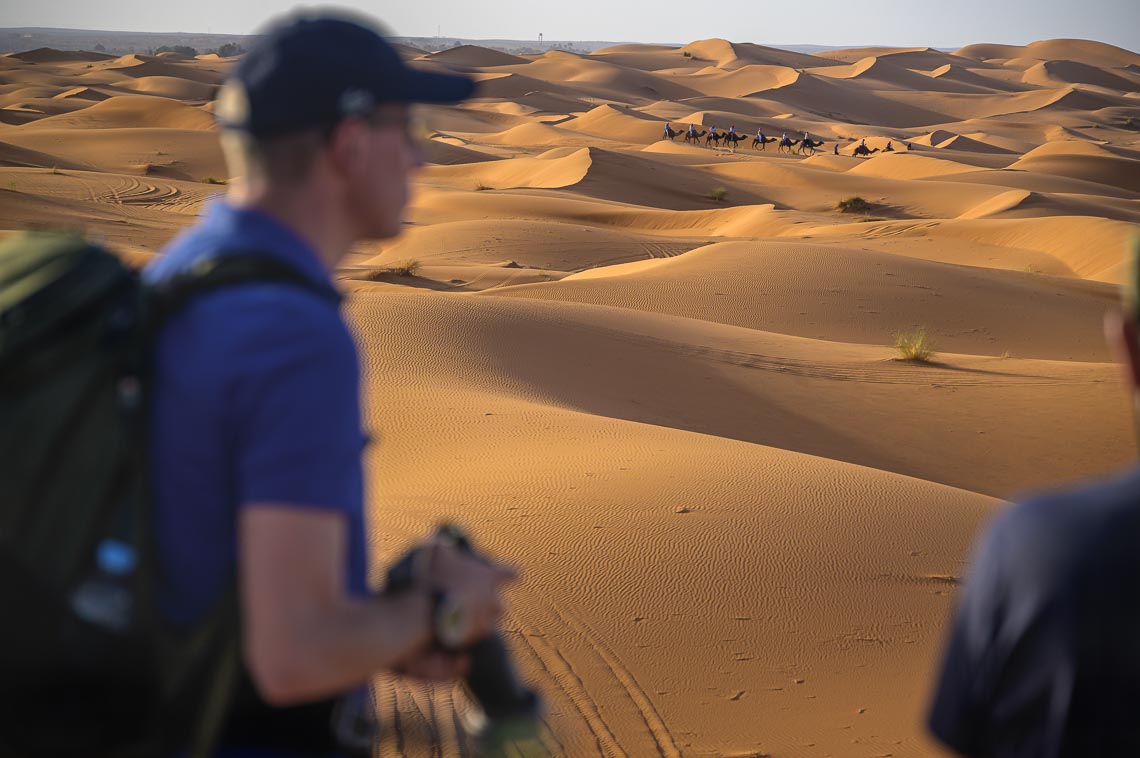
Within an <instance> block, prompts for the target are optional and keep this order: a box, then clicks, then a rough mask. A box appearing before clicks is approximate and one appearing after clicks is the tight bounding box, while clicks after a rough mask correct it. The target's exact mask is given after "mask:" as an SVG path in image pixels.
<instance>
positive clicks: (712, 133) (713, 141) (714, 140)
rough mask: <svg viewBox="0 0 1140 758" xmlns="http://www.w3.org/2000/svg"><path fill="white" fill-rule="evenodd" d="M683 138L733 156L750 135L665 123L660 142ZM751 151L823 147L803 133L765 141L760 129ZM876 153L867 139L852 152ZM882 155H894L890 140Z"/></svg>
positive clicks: (807, 152)
mask: <svg viewBox="0 0 1140 758" xmlns="http://www.w3.org/2000/svg"><path fill="white" fill-rule="evenodd" d="M682 135H683V138H684V142H685V144H687V145H700V144H701V141H702V140H703V141H704V145H705V147H710V146H712V147H721V145H722V144H723V145H724V146H725V147H727V148H728V149H729V150H730V151H731V152H734V153H735V152H736V147H737V145H739V144H740V143H741V142H747V141H748V140H749V138H750V135H745V134H740V133H738V132H737V131H736V126H731V127H729V129H728V131H727V132H718V131H717V128H716V127H715V126H710V127H709V128H708V131H705V130H704V129H697V127H696V124H689V127H688V128H687V129H679V130H678V129H674V128H673V125H672V124H670V123H669V122H665V132H664V134H663V135H662V136H661V139H663V140H664V139H667V140H669V141H670V142H673V141H674V140H676V139H677V137H681V136H682ZM751 140H752V149H753V150H764V149H766V147H767V145H768V144H769V143H772V142H775V143H777V144H776V149H777V151H778V152H781V153H783V152H787V153H788V154H795V155H815V154H816V151H817V150H818V149H819V148H820V147H821V146H822V145H823V144H824V141H823V140H821V139H820V140H816V139H812V138H811V135H810V134H808V133H807V132H804V136H803V138H792V137H789V136H788V134H787V132H784V134H783V136H781V137H766V136H764V130H763V127H761V128H758V129H757V130H756V136H754V137H751ZM903 146H904V148H905V149H907V150H910V144H909V143H906V142H904V143H903ZM834 152H835V154H836V155H839V144H838V143H836V145H835V148H834ZM877 152H879V148H877V147H875V148H869V147H867V141H866V139H864V140H862V141H861V142H860V143H859V144H858V145H856V146H855V150H854V151H853V152H852V155H854V156H855V157H856V158H868V157H870V156H871V155H872V154H874V153H877ZM882 152H884V153H893V152H895V148H894V146H893V144H892V141H891V140H887V145H886V147H884V148H883V149H882Z"/></svg>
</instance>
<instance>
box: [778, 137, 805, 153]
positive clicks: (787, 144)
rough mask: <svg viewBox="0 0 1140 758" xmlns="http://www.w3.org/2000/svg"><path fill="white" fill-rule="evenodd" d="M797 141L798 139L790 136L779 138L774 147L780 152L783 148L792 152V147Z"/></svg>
mask: <svg viewBox="0 0 1140 758" xmlns="http://www.w3.org/2000/svg"><path fill="white" fill-rule="evenodd" d="M799 142H800V141H799V140H798V139H792V138H790V137H784V138H783V139H781V140H780V144H779V145H777V146H776V149H778V150H779V151H780V152H781V153H782V152H784V150H785V149H786V150H787V151H788V152H789V153H790V152H792V148H793V147H795V146H796V145H798V144H799Z"/></svg>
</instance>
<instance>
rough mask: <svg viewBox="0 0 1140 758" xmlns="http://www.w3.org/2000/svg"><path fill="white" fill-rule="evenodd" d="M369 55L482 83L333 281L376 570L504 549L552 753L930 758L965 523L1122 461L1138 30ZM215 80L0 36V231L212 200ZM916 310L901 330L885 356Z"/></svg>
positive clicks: (169, 228)
mask: <svg viewBox="0 0 1140 758" xmlns="http://www.w3.org/2000/svg"><path fill="white" fill-rule="evenodd" d="M402 54H404V55H405V56H406V57H407V58H408V59H409V60H410V61H411V62H412V65H414V66H417V67H422V68H425V69H439V68H441V67H447V68H451V69H458V70H461V71H465V72H467V73H469V74H470V75H471V76H473V77H475V78H476V79H478V80H479V82H480V90H479V93H478V97H477V98H476V99H474V100H472V101H471V102H469V103H466V104H464V105H462V106H459V107H454V108H441V107H437V108H428V109H426V110H425V111H424V116H425V119H426V123H427V126H428V127H429V130H430V141H429V142H428V143H426V144H425V146H424V147H425V154H426V158H427V160H428V162H429V165H428V166H426V167H425V169H424V170H423V171H422V173H421V174H420V175H419V176H418V178H417V180H416V186H415V195H414V200H413V203H412V206H411V208H410V211H409V214H408V218H407V223H406V233H405V234H404V235H403V236H402V237H400V238H399V239H397V240H391V241H387V242H383V243H370V244H365V245H361V246H360V247H358V248H357V249H355V250H354V251H353V253H352V254H351V255H350V256H349V257H348V258H347V259H346V260H345V261H344V265H343V266H342V268H341V269H340V270H339V271H338V272H337V277H338V278H339V279H340V280H341V283H342V284H343V286H344V288H345V289H346V290H347V291H349V292H350V293H351V296H350V299H349V304H348V306H347V312H348V314H349V316H350V319H351V322H352V324H353V325H354V327H355V329H356V330H357V333H358V335H359V340H360V346H361V357H362V363H363V365H364V369H365V372H366V382H365V397H364V402H365V406H366V419H367V423H368V426H369V429H370V431H371V432H372V433H373V434H374V436H375V440H376V443H375V444H373V445H372V446H371V448H370V450H369V451H368V466H369V469H368V470H369V486H370V495H371V499H370V509H371V510H370V513H371V518H372V534H371V539H372V543H373V545H374V547H375V548H376V551H377V556H378V558H377V565H376V573H377V576H379V575H380V574H381V572H382V566H383V564H384V562H386V561H387V560H389V559H391V558H392V557H393V556H394V555H395V554H397V553H398V552H400V551H401V550H402V549H403V548H404V547H405V546H406V545H407V544H408V542H409V541H410V540H412V539H414V538H415V537H416V536H418V535H422V534H423V533H425V531H426V530H427V529H428V528H429V527H430V525H431V524H433V523H434V522H436V521H438V520H439V519H442V518H452V519H456V520H458V521H459V522H461V523H463V524H465V525H467V526H468V527H469V528H470V529H471V530H472V531H473V533H474V534H475V536H476V538H477V540H478V542H479V543H480V544H481V545H482V546H483V547H484V548H486V549H487V550H489V551H491V552H493V553H495V554H497V555H501V556H504V557H508V558H509V559H510V560H512V561H514V562H516V563H517V564H518V565H519V566H520V568H521V569H522V571H523V574H524V577H525V578H524V581H523V582H522V583H521V584H519V585H518V586H517V587H516V588H515V589H514V590H512V592H511V595H510V610H509V613H508V616H507V618H506V621H505V634H506V637H507V639H508V640H509V642H510V644H511V646H512V648H513V649H514V650H515V651H516V653H517V655H518V658H519V661H520V666H521V668H522V671H523V673H524V675H525V676H526V677H528V678H529V679H531V680H532V681H533V682H534V683H535V685H536V686H537V687H538V688H539V689H540V690H541V691H542V692H543V694H544V695H545V697H546V699H547V703H548V710H547V715H546V723H547V726H548V727H549V730H548V733H547V734H546V735H545V739H546V740H547V743H548V745H549V747H550V748H551V749H552V750H553V751H554V752H555V753H558V754H565V755H570V756H591V755H605V756H621V755H629V756H645V755H664V756H679V755H686V756H714V755H715V756H761V755H764V756H776V757H778V758H785V757H788V758H791V757H792V756H802V757H805V758H806V757H808V756H887V755H890V756H935V755H942V753H941V752H940V750H939V749H938V747H937V746H936V745H935V744H934V743H933V742H932V741H930V740H929V738H928V737H927V736H925V733H924V729H923V725H922V720H923V715H924V709H925V707H926V703H927V698H928V693H929V688H930V682H931V674H932V670H933V669H934V667H935V666H936V665H937V660H938V653H939V648H940V644H941V641H942V635H943V633H944V630H945V625H946V620H947V618H948V614H949V613H950V611H951V609H952V606H953V601H954V596H955V593H956V591H957V586H958V585H959V583H960V580H961V578H962V575H963V572H964V570H965V567H966V565H967V561H968V557H969V556H968V552H969V547H970V545H971V543H972V541H973V540H974V539H975V537H976V535H977V534H978V532H979V530H980V529H982V528H984V526H985V524H986V523H987V521H988V520H989V519H990V518H991V517H992V516H993V515H994V514H995V513H997V512H998V511H1000V510H1001V509H1002V508H1004V507H1005V506H1006V502H1007V501H1008V500H1010V499H1012V498H1014V497H1015V496H1016V495H1018V494H1019V493H1022V492H1024V491H1026V490H1029V489H1037V488H1043V487H1049V486H1053V485H1056V484H1058V483H1061V482H1064V481H1068V480H1071V479H1074V478H1077V477H1084V476H1092V475H1100V474H1105V473H1107V472H1110V471H1112V470H1114V469H1116V468H1119V467H1120V466H1122V465H1125V464H1126V462H1127V461H1128V460H1129V459H1130V458H1131V457H1132V456H1133V455H1134V453H1135V450H1134V447H1133V442H1132V438H1131V431H1130V421H1129V406H1128V403H1127V402H1126V399H1125V396H1124V393H1123V391H1122V388H1121V386H1120V381H1119V378H1118V369H1117V368H1116V367H1115V366H1114V365H1113V364H1112V363H1111V357H1110V356H1109V354H1108V352H1107V350H1106V348H1105V346H1104V343H1103V339H1102V336H1101V326H1100V324H1101V318H1102V315H1103V313H1104V312H1105V310H1106V309H1108V308H1109V307H1111V306H1112V303H1113V301H1114V300H1115V299H1116V298H1117V297H1118V290H1119V284H1120V282H1121V278H1122V276H1123V264H1124V260H1125V248H1126V243H1127V241H1128V239H1129V238H1130V235H1133V234H1135V233H1136V229H1137V227H1136V224H1137V222H1138V221H1140V160H1138V159H1140V55H1137V54H1135V53H1132V52H1129V51H1126V50H1122V49H1119V48H1114V47H1111V46H1109V45H1104V44H1100V43H1095V42H1088V41H1080V40H1049V41H1043V42H1036V43H1033V44H1030V45H1027V46H1024V47H1017V46H1009V45H989V44H987V45H971V46H969V47H966V48H963V49H961V50H959V51H957V52H956V53H947V52H940V51H936V50H931V49H922V48H915V49H895V48H865V49H858V50H844V51H834V52H828V53H823V54H820V55H814V56H813V55H803V54H799V53H792V52H788V51H784V50H777V49H773V48H767V47H763V46H759V45H754V44H742V43H732V42H728V41H726V40H718V39H712V40H702V41H697V42H693V43H691V44H689V45H686V46H684V47H681V48H671V47H663V46H637V45H632V46H631V45H625V46H621V47H615V48H610V49H605V50H599V51H597V52H595V53H593V54H589V55H579V54H573V53H568V52H558V51H555V52H550V53H547V54H545V55H533V56H521V57H520V56H514V55H508V54H505V53H502V52H499V51H495V50H488V49H482V48H478V47H470V46H468V47H463V48H457V49H453V50H448V51H445V52H441V53H435V54H428V53H424V52H423V51H419V50H415V49H412V48H407V49H404V50H402ZM228 65H230V61H226V60H219V59H218V58H217V57H216V56H203V57H202V58H200V59H198V60H193V59H183V58H178V57H177V56H164V57H150V56H145V55H128V56H123V57H119V58H114V57H111V56H105V55H99V54H95V53H73V52H69V53H63V52H58V51H53V50H37V51H30V52H26V53H18V54H13V55H8V56H3V57H0V230H16V229H24V228H29V227H40V226H65V227H69V228H75V229H81V230H83V231H86V232H88V233H90V234H92V235H94V236H96V237H97V238H99V239H101V240H104V241H105V242H107V243H108V244H109V245H111V246H113V247H114V248H115V249H116V250H118V251H120V252H122V253H123V254H124V255H126V256H128V258H129V259H130V260H132V261H137V262H139V263H143V262H145V261H146V260H148V259H149V258H150V257H151V256H153V255H155V254H156V253H157V252H158V251H159V250H160V249H161V247H162V245H163V244H164V243H166V242H167V241H168V240H169V239H170V238H171V237H172V236H173V235H174V234H175V233H176V232H178V230H180V229H181V228H183V227H184V226H186V225H187V224H190V223H192V222H193V221H194V219H195V217H196V215H197V214H199V213H200V212H201V211H202V208H203V205H204V204H205V203H207V202H208V201H209V200H210V199H211V198H213V197H215V196H217V195H218V194H219V193H221V192H223V191H224V189H225V188H224V186H222V183H224V181H225V180H226V179H227V177H226V174H225V166H224V163H223V161H222V156H221V152H220V150H219V147H218V139H217V137H218V134H217V131H216V128H215V126H214V122H213V118H212V115H211V112H212V106H211V99H212V97H213V96H214V93H215V91H216V89H217V86H218V84H219V82H220V81H221V80H222V78H223V77H224V74H225V70H226V67H227V66H228ZM666 121H668V122H669V123H670V124H671V125H672V127H673V128H674V129H676V130H678V131H682V130H684V129H685V128H686V126H687V125H688V124H690V123H692V124H696V125H697V127H698V128H699V129H700V130H702V131H703V130H707V129H708V128H709V127H710V126H713V125H715V126H717V127H718V130H720V131H722V132H723V131H725V130H727V128H728V127H729V126H730V125H733V124H734V125H735V126H736V129H737V130H738V131H739V132H741V133H743V134H745V135H748V140H747V141H745V142H742V143H740V145H739V146H738V147H737V148H736V149H735V150H734V151H733V150H730V149H728V148H726V147H716V146H711V145H705V144H704V142H703V141H702V142H701V143H700V144H697V145H689V144H685V143H684V141H683V136H684V134H683V131H682V133H681V134H680V135H679V136H678V137H677V138H676V139H674V140H672V141H670V140H663V139H661V136H662V132H663V125H664V123H665V122H666ZM758 127H761V128H763V130H764V133H765V134H766V135H767V136H769V137H772V136H775V137H779V136H780V135H781V134H783V133H784V132H787V133H788V135H789V136H791V137H797V138H798V137H802V136H803V134H804V132H805V131H806V132H808V133H810V135H811V137H812V138H813V139H814V140H822V141H823V145H822V146H820V147H819V148H818V149H817V150H816V152H815V153H814V154H808V153H809V152H810V151H806V152H805V153H803V154H801V153H798V152H794V151H793V152H781V151H779V150H778V149H777V145H776V144H775V143H772V144H768V145H766V146H765V149H764V150H763V151H760V150H757V149H754V148H752V147H750V145H751V144H752V140H751V136H752V135H754V134H755V133H756V130H757V128H758ZM864 139H865V140H866V144H867V146H868V148H870V149H872V150H875V152H873V153H872V154H871V155H870V156H869V157H856V156H855V155H854V152H855V148H856V146H857V145H858V144H859V142H860V140H864ZM888 141H890V142H891V144H892V147H893V148H894V151H893V152H885V151H884V150H885V148H886V146H887V143H888ZM908 146H909V149H908ZM797 147H798V146H797ZM836 147H838V150H836ZM836 153H838V154H836ZM852 197H859V198H862V199H863V200H864V201H865V206H864V207H863V209H862V210H857V211H855V212H846V213H845V212H841V211H840V210H839V209H838V208H837V204H838V203H839V201H841V200H844V199H848V198H852ZM399 269H404V272H403V273H410V274H411V275H401V273H400V272H399V271H398V270H399ZM920 327H924V328H925V329H926V330H927V333H928V334H929V335H930V337H931V338H932V339H933V341H934V343H935V349H936V350H937V355H936V356H935V357H934V359H933V360H932V361H931V362H927V363H918V362H907V361H902V360H898V357H899V355H898V352H897V351H896V350H895V348H894V346H893V344H894V336H895V335H896V334H897V333H906V332H911V331H913V330H915V329H918V328H920ZM380 692H381V697H380V709H381V716H382V719H383V722H384V725H385V729H384V745H383V752H384V754H386V755H387V754H392V755H396V754H406V755H429V754H430V755H460V754H462V752H461V747H462V743H463V741H464V739H465V738H464V737H463V736H462V734H461V731H460V727H459V725H458V724H459V721H458V720H457V719H456V718H455V713H456V711H457V710H458V711H459V712H461V713H462V712H463V711H464V710H465V709H466V708H467V706H466V705H465V704H464V702H463V697H462V695H461V694H457V693H455V692H453V691H452V690H451V688H449V687H434V688H432V687H425V686H422V685H418V684H415V683H411V682H404V681H396V680H385V681H384V682H383V684H382V687H381V690H380ZM433 751H434V752H433Z"/></svg>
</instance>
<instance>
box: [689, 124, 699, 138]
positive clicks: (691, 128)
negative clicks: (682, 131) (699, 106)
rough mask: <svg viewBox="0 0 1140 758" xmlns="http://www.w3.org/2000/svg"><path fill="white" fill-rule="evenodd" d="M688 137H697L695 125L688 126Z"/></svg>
mask: <svg viewBox="0 0 1140 758" xmlns="http://www.w3.org/2000/svg"><path fill="white" fill-rule="evenodd" d="M689 136H690V137H696V136H697V125H696V124H689Z"/></svg>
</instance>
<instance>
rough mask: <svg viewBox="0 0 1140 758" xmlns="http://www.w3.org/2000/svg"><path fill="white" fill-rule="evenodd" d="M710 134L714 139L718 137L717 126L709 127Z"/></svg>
mask: <svg viewBox="0 0 1140 758" xmlns="http://www.w3.org/2000/svg"><path fill="white" fill-rule="evenodd" d="M709 136H710V137H712V138H713V139H716V127H715V126H710V127H709Z"/></svg>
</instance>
